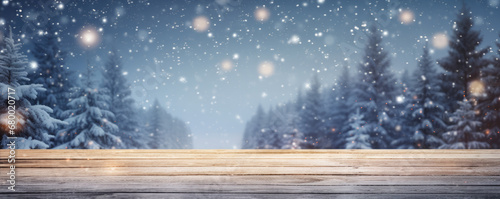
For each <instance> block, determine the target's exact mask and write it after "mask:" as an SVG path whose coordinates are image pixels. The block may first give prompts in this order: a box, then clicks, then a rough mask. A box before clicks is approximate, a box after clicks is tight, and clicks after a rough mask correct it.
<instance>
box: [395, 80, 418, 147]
mask: <svg viewBox="0 0 500 199" xmlns="http://www.w3.org/2000/svg"><path fill="white" fill-rule="evenodd" d="M411 85H414V83H413V81H412V78H410V75H409V72H408V70H404V71H403V74H402V75H401V77H400V79H399V80H398V82H397V86H396V89H397V97H396V103H395V105H394V110H395V111H396V112H397V116H396V117H395V118H393V120H394V123H395V126H394V133H393V140H392V141H391V143H390V148H395V149H412V148H414V147H413V145H414V140H413V134H412V132H413V126H414V125H415V121H414V119H413V118H412V117H411V112H412V111H411V110H413V109H412V107H410V108H409V110H407V104H408V103H410V104H411V102H412V99H413V97H414V96H413V94H412V91H411V90H410V87H411Z"/></svg>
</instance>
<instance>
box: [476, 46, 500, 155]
mask: <svg viewBox="0 0 500 199" xmlns="http://www.w3.org/2000/svg"><path fill="white" fill-rule="evenodd" d="M496 45H497V47H498V50H497V53H498V55H497V56H496V57H493V59H492V60H491V65H490V66H489V67H487V68H484V70H483V71H482V72H483V73H482V75H483V77H482V78H481V80H482V82H483V84H484V85H485V92H486V93H485V94H486V95H484V96H482V97H480V98H479V103H478V108H479V109H480V110H481V115H482V116H483V118H482V121H483V125H484V129H485V134H486V135H487V138H488V143H489V144H490V145H491V147H492V148H495V149H498V148H500V43H499V42H497V43H496Z"/></svg>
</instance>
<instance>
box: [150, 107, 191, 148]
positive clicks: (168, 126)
mask: <svg viewBox="0 0 500 199" xmlns="http://www.w3.org/2000/svg"><path fill="white" fill-rule="evenodd" d="M148 115H149V117H148V121H147V122H146V124H145V128H146V130H147V132H149V133H150V134H149V136H150V138H149V139H148V140H149V143H148V145H149V148H151V149H189V148H192V147H193V141H192V137H191V131H190V130H189V128H188V127H187V126H186V124H185V122H183V121H182V120H180V119H177V118H174V117H172V115H170V114H169V113H167V111H166V110H165V109H164V108H163V107H162V106H161V105H160V103H159V102H158V100H155V101H154V103H153V107H152V108H151V109H150V110H149V111H148Z"/></svg>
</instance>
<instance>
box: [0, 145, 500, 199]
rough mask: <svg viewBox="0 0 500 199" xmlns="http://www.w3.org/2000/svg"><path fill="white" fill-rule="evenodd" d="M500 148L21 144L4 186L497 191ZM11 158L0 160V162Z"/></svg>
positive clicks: (187, 192)
mask: <svg viewBox="0 0 500 199" xmlns="http://www.w3.org/2000/svg"><path fill="white" fill-rule="evenodd" d="M499 151H500V150H300V151H299V150H297V151H293V150H18V151H17V157H16V160H17V163H16V167H17V169H16V180H17V187H16V188H17V190H18V192H16V193H15V194H14V195H12V193H10V192H9V191H8V190H7V189H4V190H1V189H0V193H1V195H2V197H5V196H7V195H6V194H9V196H17V197H19V196H21V197H26V198H36V197H35V196H40V197H46V198H47V197H50V198H58V197H59V196H60V197H62V198H71V197H75V198H76V197H97V198H110V197H112V198H113V197H114V198H117V197H118V198H126V197H129V196H131V198H137V197H156V198H163V197H168V198H176V197H178V198H183V197H187V198H196V197H197V196H200V198H221V197H222V198H226V197H230V198H238V197H240V196H241V197H243V198H244V197H245V196H251V197H258V198H280V197H283V198H285V197H286V198H293V197H294V196H303V197H313V198H314V197H319V198H331V197H347V198H349V197H351V196H354V197H365V196H369V197H370V198H373V196H382V198H390V197H391V196H399V197H401V196H405V197H408V196H415V197H426V198H427V197H439V198H445V197H448V196H449V197H453V196H459V197H469V196H482V197H495V196H500V153H499ZM7 153H8V151H7V150H0V155H2V156H3V155H7ZM8 166H9V164H7V162H6V160H5V159H2V160H0V167H1V168H5V167H8ZM6 184H7V182H6V181H0V185H3V186H6ZM34 193H35V194H38V195H33V194H34ZM367 193H369V194H377V195H364V194H367ZM68 194H75V195H68ZM291 194H294V195H291ZM295 194H296V195H295ZM360 194H362V195H360ZM408 194H410V195H408ZM450 194H453V195H450ZM68 196H69V197H68ZM251 197H250V198H251ZM303 197H298V198H303Z"/></svg>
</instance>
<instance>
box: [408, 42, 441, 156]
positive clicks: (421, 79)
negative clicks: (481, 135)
mask: <svg viewBox="0 0 500 199" xmlns="http://www.w3.org/2000/svg"><path fill="white" fill-rule="evenodd" d="M414 77H415V80H414V81H415V82H414V86H413V91H412V92H411V93H412V94H413V97H412V98H411V100H410V102H411V103H410V104H408V105H407V110H408V111H410V114H411V117H410V121H412V122H413V123H407V125H408V124H410V125H411V126H412V127H413V129H410V132H413V140H414V144H415V148H419V149H435V148H438V147H439V146H441V145H442V144H443V141H442V140H441V138H440V137H441V134H442V133H443V131H444V130H445V129H446V124H445V122H444V121H443V120H442V118H443V112H444V106H443V105H442V103H441V102H443V99H444V97H445V95H444V93H442V92H441V88H440V85H441V82H440V81H439V76H438V73H437V70H436V69H435V67H434V64H433V61H432V59H431V57H430V54H429V49H428V47H427V46H425V47H424V50H423V55H422V57H421V58H420V60H419V62H418V67H417V70H416V71H415V74H414Z"/></svg>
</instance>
